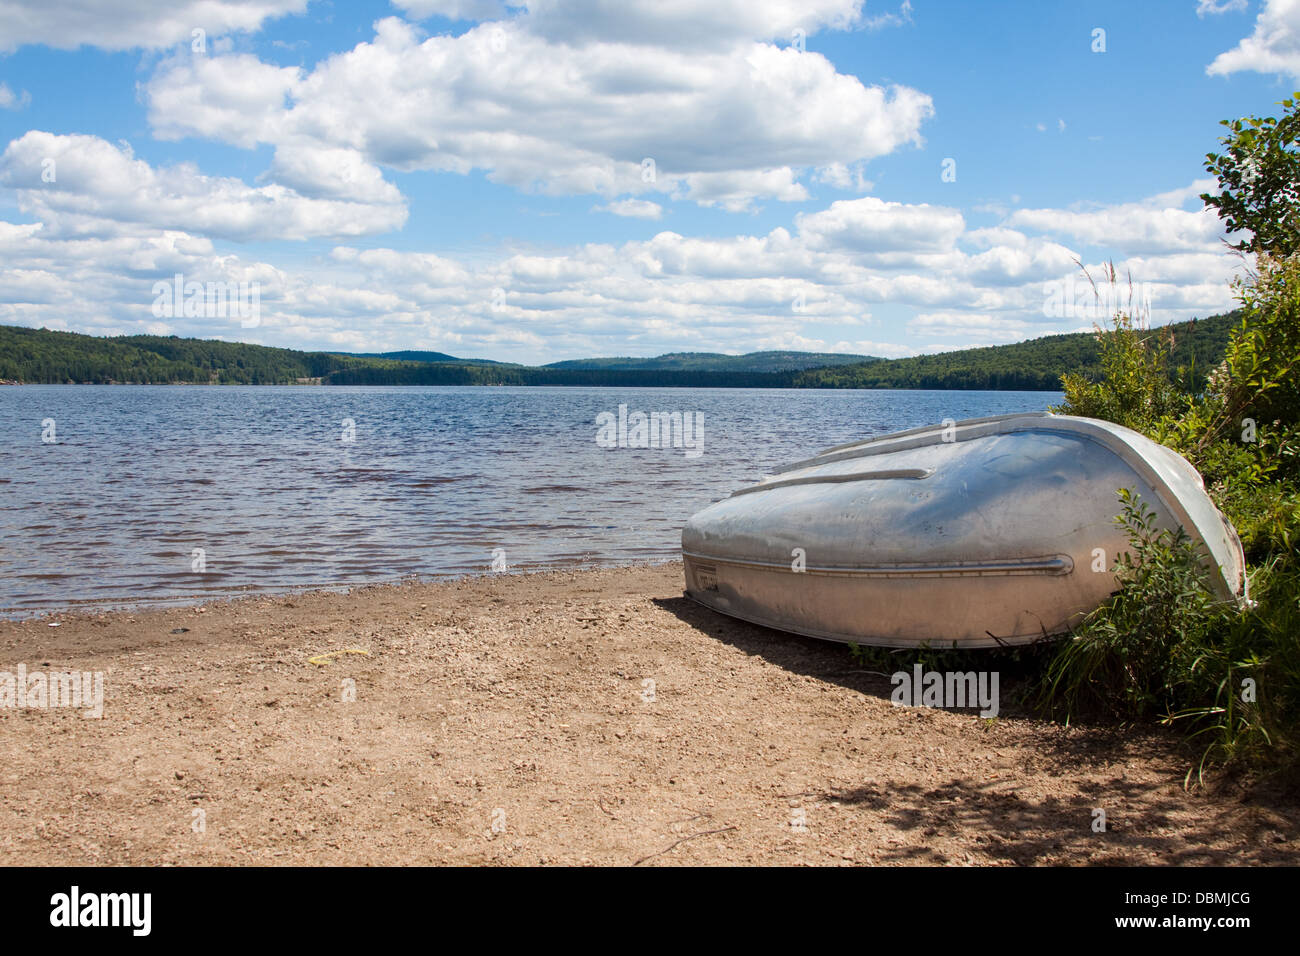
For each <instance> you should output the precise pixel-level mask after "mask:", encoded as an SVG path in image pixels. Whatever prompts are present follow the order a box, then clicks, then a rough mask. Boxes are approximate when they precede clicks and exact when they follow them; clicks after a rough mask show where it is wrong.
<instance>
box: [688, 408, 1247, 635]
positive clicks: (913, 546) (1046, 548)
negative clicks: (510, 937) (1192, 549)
mask: <svg viewBox="0 0 1300 956" xmlns="http://www.w3.org/2000/svg"><path fill="white" fill-rule="evenodd" d="M1120 488H1127V489H1129V490H1130V491H1132V492H1133V493H1134V494H1136V495H1140V496H1141V498H1142V500H1143V501H1144V502H1146V503H1147V505H1148V506H1150V507H1151V508H1152V509H1153V510H1154V511H1155V512H1156V514H1157V515H1158V524H1159V525H1160V526H1162V527H1169V528H1174V527H1177V526H1180V525H1181V526H1182V527H1183V528H1184V529H1186V531H1187V533H1188V534H1189V535H1190V536H1191V537H1192V538H1193V540H1194V541H1196V542H1197V543H1198V544H1199V545H1200V546H1201V548H1202V551H1203V552H1204V554H1205V564H1206V570H1207V572H1208V579H1209V583H1210V585H1211V586H1212V588H1213V589H1214V591H1215V592H1216V593H1217V594H1218V596H1219V597H1220V598H1222V599H1223V600H1225V601H1231V600H1244V598H1245V590H1246V581H1245V559H1244V557H1243V555H1242V550H1241V542H1240V541H1239V540H1238V538H1237V533H1236V531H1235V530H1234V529H1233V528H1232V526H1231V525H1230V524H1229V523H1228V521H1227V519H1225V518H1224V517H1223V515H1221V514H1220V513H1219V511H1218V509H1217V508H1215V506H1214V503H1213V502H1212V501H1210V499H1209V497H1208V496H1207V495H1206V493H1205V488H1204V483H1203V482H1202V481H1201V476H1200V475H1199V474H1198V473H1197V471H1196V469H1194V468H1193V467H1192V466H1191V465H1190V464H1189V463H1188V462H1187V461H1186V459H1184V458H1183V457H1181V456H1180V455H1178V454H1177V453H1176V452H1174V451H1172V450H1170V449H1168V448H1165V447H1164V446H1163V445H1158V444H1156V443H1155V442H1153V441H1151V440H1150V439H1148V438H1145V437H1144V436H1142V435H1139V434H1138V433H1137V432H1135V431H1132V430H1130V429H1128V428H1124V427H1122V426H1119V425H1114V424H1111V423H1110V422H1103V421H1097V420H1095V419H1091V418H1075V417H1071V416H1064V415H1052V414H1049V413H1045V412H1044V413H1038V414H1028V415H1003V416H998V417H994V418H977V419H971V420H968V421H963V422H952V421H948V422H947V423H946V424H944V425H934V426H929V427H926V428H917V429H913V430H911V431H905V432H898V433H896V434H893V435H885V436H883V437H880V438H873V439H870V440H868V441H864V442H857V443H854V444H849V445H841V446H839V447H836V448H832V449H830V450H828V451H826V452H823V453H822V454H820V455H818V456H817V457H815V458H810V459H808V460H807V461H801V462H797V463H795V464H793V465H789V466H787V467H785V468H782V469H780V470H779V471H778V472H777V473H776V474H775V475H771V476H769V477H767V478H764V479H763V480H762V481H760V482H759V483H758V484H756V485H752V486H750V487H748V488H742V489H741V490H740V491H737V492H735V493H734V494H732V495H731V497H729V498H726V499H723V500H722V501H719V502H717V503H716V504H713V505H710V506H709V507H707V508H705V509H704V510H703V511H701V512H699V513H698V514H696V515H694V516H693V517H692V518H691V519H690V521H688V522H687V524H686V527H685V528H684V529H683V530H682V556H683V560H684V563H685V566H686V593H687V595H688V596H689V597H691V598H693V599H694V600H696V601H699V602H700V603H701V604H704V605H706V606H708V607H710V608H713V609H714V610H717V611H721V612H722V613H724V614H729V615H731V616H733V617H738V618H742V619H744V620H746V621H752V622H754V623H756V624H763V625H766V626H768V627H774V628H778V629H780V630H783V631H793V632H795V633H797V634H807V635H810V636H812V637H822V638H828V639H830V640H836V641H848V642H854V643H858V644H874V645H880V646H885V647H914V646H918V645H921V644H927V643H928V644H930V645H932V646H936V647H939V646H943V647H951V646H958V647H993V646H999V645H1015V644H1027V643H1031V642H1033V641H1036V640H1039V639H1041V638H1042V637H1044V636H1051V635H1057V634H1062V633H1065V632H1066V631H1068V630H1069V629H1070V628H1071V627H1072V626H1074V625H1076V624H1077V623H1078V622H1079V620H1080V619H1081V618H1082V617H1083V616H1084V615H1085V614H1087V613H1088V612H1089V611H1091V610H1092V609H1093V608H1095V607H1097V606H1098V605H1099V604H1101V603H1102V602H1103V601H1104V600H1105V599H1106V598H1107V597H1108V596H1109V595H1110V594H1111V593H1112V592H1113V591H1114V590H1115V587H1116V583H1115V575H1114V571H1113V568H1114V565H1115V559H1116V557H1117V556H1118V555H1119V554H1120V553H1121V552H1122V551H1125V550H1127V549H1128V540H1127V538H1126V537H1125V534H1124V532H1123V530H1122V529H1121V528H1119V527H1118V526H1117V525H1116V524H1115V516H1116V515H1117V514H1118V513H1119V511H1120V508H1121V504H1120V501H1119V498H1118V494H1117V493H1118V490H1119V489H1120Z"/></svg>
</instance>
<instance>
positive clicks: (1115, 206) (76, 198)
mask: <svg viewBox="0 0 1300 956" xmlns="http://www.w3.org/2000/svg"><path fill="white" fill-rule="evenodd" d="M196 30H201V31H202V33H201V34H198V36H199V37H200V38H201V42H196V39H195V37H196V34H195V31H196ZM1099 30H1100V31H1104V34H1099V33H1097V31H1099ZM800 34H801V35H802V37H803V39H802V47H803V48H802V49H799V46H800V42H799V39H798V37H799V35H800ZM1103 45H1104V51H1103V50H1101V49H1099V48H1100V47H1101V46H1103ZM1298 77H1300V0H1265V2H1258V0H1250V2H1246V0H1167V2H1152V3H1142V4H1132V3H1118V2H1116V3H1103V2H1095V3H1094V2H1079V3H1071V4H1055V3H1049V4H1044V3H1033V2H1020V0H1015V2H1004V3H958V2H940V0H913V2H909V3H902V4H900V3H881V4H876V3H866V4H864V3H861V2H857V0H807V2H805V3H800V4H793V3H789V2H786V0H748V2H741V0H716V2H713V3H710V4H707V5H705V4H692V3H684V2H673V0H660V2H656V3H651V2H631V0H624V2H618V3H615V2H609V0H534V2H530V3H528V4H526V5H524V6H520V7H507V6H502V5H500V4H498V3H496V2H494V0H399V2H395V3H392V4H388V3H358V4H343V3H333V2H321V0H315V2H310V3H308V2H305V0H246V2H243V3H230V4H224V5H214V4H210V3H197V2H196V3H187V2H184V0H181V2H173V3H154V2H150V0H127V2H124V3H122V4H118V5H113V7H112V9H109V8H108V7H107V6H106V7H105V9H104V10H96V9H95V8H94V7H93V6H92V7H91V8H90V9H89V10H87V9H83V5H82V4H79V3H63V2H59V0H51V2H43V3H36V4H24V3H11V2H5V0H0V144H4V146H5V148H4V150H3V153H2V154H0V322H5V323H11V324H21V325H29V326H44V327H48V328H59V329H69V330H73V331H82V332H90V333H94V334H129V333H139V332H151V333H156V334H178V335H198V336H203V337H212V338H223V339H232V340H240V341H250V342H260V343H263V344H269V345H283V346H290V347H295V348H328V349H339V350H357V351H378V350H385V349H398V348H429V349H438V350H441V351H446V352H451V353H453V354H458V355H465V356H482V357H490V358H499V359H505V360H513V361H524V362H544V361H555V360H558V359H563V358H573V357H579V356H586V355H595V354H601V355H609V354H634V355H650V354H657V353H660V352H665V351H679V350H707V351H724V352H742V351H749V350H752V349H757V348H803V349H816V350H828V351H845V352H860V353H868V354H878V355H907V354H916V353H919V352H929V351H942V350H947V349H952V348H963V347H969V346H976V345H986V344H997V343H1002V342H1010V341H1018V340H1022V339H1025V338H1032V337H1036V336H1039V335H1044V334H1051V333H1054V332H1061V331H1074V330H1077V329H1083V328H1088V327H1090V326H1091V324H1092V322H1093V321H1094V320H1096V319H1097V318H1099V317H1101V312H1104V311H1105V304H1102V305H1101V306H1098V304H1097V303H1095V302H1084V301H1083V298H1082V296H1081V295H1078V294H1076V293H1078V292H1079V290H1078V289H1077V288H1076V286H1078V285H1079V284H1080V283H1081V282H1083V281H1086V280H1082V277H1081V276H1080V275H1079V274H1078V270H1077V267H1076V266H1075V265H1074V260H1075V259H1078V260H1080V261H1082V262H1083V263H1084V264H1085V265H1086V266H1088V267H1089V269H1090V271H1092V272H1093V273H1094V274H1095V273H1096V271H1097V269H1098V268H1099V266H1100V264H1101V263H1103V262H1105V261H1108V260H1110V261H1114V262H1115V263H1116V265H1117V266H1118V267H1119V268H1120V270H1121V272H1122V273H1126V274H1131V275H1132V278H1133V280H1134V282H1135V284H1136V286H1135V288H1136V292H1137V295H1136V298H1138V299H1140V300H1141V301H1142V302H1144V303H1145V304H1146V305H1147V307H1149V310H1150V317H1151V320H1152V321H1153V322H1157V323H1159V322H1166V321H1173V320H1177V319H1183V318H1187V317H1190V316H1193V315H1207V314H1211V313H1213V312H1216V311H1221V310H1223V309H1226V308H1229V307H1231V305H1232V301H1233V300H1232V292H1231V288H1230V286H1229V283H1230V281H1231V279H1232V277H1233V276H1234V275H1235V274H1239V273H1240V272H1241V270H1242V268H1243V265H1244V264H1243V263H1242V262H1241V260H1239V259H1238V258H1236V257H1234V256H1232V255H1230V254H1228V253H1226V252H1225V250H1224V248H1223V245H1222V242H1221V232H1220V230H1219V228H1218V221H1217V219H1215V217H1214V216H1213V215H1212V214H1211V213H1207V212H1206V211H1204V210H1203V209H1202V208H1201V204H1200V202H1199V200H1198V199H1197V198H1196V194H1197V193H1199V192H1201V191H1203V190H1204V189H1205V188H1207V186H1208V183H1207V182H1206V181H1205V180H1204V176H1205V174H1204V170H1203V166H1202V161H1203V158H1204V154H1205V153H1206V152H1207V151H1209V150H1211V149H1213V148H1215V145H1216V140H1217V137H1218V135H1219V134H1220V127H1219V126H1218V125H1217V124H1218V121H1219V120H1221V119H1225V118H1229V117H1235V116H1240V115H1245V114H1248V113H1268V112H1270V111H1272V108H1273V104H1275V103H1276V101H1277V100H1279V99H1281V98H1282V97H1283V96H1286V95H1288V94H1289V93H1290V92H1291V91H1292V90H1293V89H1294V88H1295V87H1296V86H1298V85H1300V78H1298ZM646 159H651V160H654V164H655V165H654V176H653V178H652V179H650V180H647V175H646V173H645V169H646V166H645V163H644V160H646ZM945 168H946V169H947V170H948V171H949V175H947V176H946V177H945V176H944V175H943V172H944V170H945ZM51 170H52V171H53V174H52V175H51V173H50V171H51ZM177 274H179V275H181V276H182V277H183V282H185V283H200V284H207V283H234V284H236V285H233V286H232V287H231V288H238V289H241V290H244V291H245V292H246V291H247V290H248V289H251V288H256V289H257V304H256V317H255V319H253V320H248V319H247V317H245V319H244V321H241V319H240V318H239V317H232V316H231V315H229V314H218V313H214V312H213V311H212V310H210V309H207V310H198V314H189V315H186V314H180V315H176V314H172V313H170V312H168V311H167V310H166V309H162V310H160V307H159V304H158V301H157V296H156V295H155V289H154V286H155V283H157V282H159V281H162V280H168V281H170V280H171V278H172V277H173V276H175V275H177ZM240 283H242V285H239V284H240ZM1062 293H1064V294H1062ZM1121 294H1124V295H1127V292H1126V291H1123V292H1122V293H1121ZM1063 302H1064V303H1065V305H1064V306H1063V305H1062V303H1063Z"/></svg>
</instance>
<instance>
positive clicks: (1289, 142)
mask: <svg viewBox="0 0 1300 956" xmlns="http://www.w3.org/2000/svg"><path fill="white" fill-rule="evenodd" d="M1298 98H1300V93H1297V94H1295V96H1294V97H1289V98H1287V99H1285V100H1282V102H1281V103H1279V104H1278V105H1279V106H1281V107H1282V109H1283V115H1282V118H1281V119H1277V118H1275V117H1272V116H1267V117H1258V116H1247V117H1244V118H1243V119H1235V120H1224V121H1223V122H1222V124H1221V125H1223V126H1225V127H1227V129H1228V131H1229V133H1230V134H1231V135H1229V136H1225V137H1224V138H1222V139H1221V140H1220V142H1221V143H1222V144H1223V147H1224V150H1223V152H1222V153H1208V154H1206V157H1205V168H1206V169H1208V170H1209V171H1210V172H1211V173H1213V174H1214V175H1215V176H1216V177H1218V180H1219V192H1218V194H1217V195H1212V194H1209V193H1204V194H1202V196H1201V199H1202V200H1204V201H1205V204H1206V205H1207V206H1209V207H1211V208H1213V209H1215V210H1216V211H1217V212H1218V214H1219V218H1221V219H1222V220H1223V224H1224V226H1225V227H1226V228H1227V230H1228V231H1229V232H1245V233H1249V238H1246V239H1241V240H1239V241H1238V242H1236V243H1234V248H1236V249H1240V250H1243V251H1250V252H1257V253H1268V254H1270V255H1276V256H1280V257H1286V256H1289V255H1291V254H1292V253H1294V252H1295V251H1296V250H1297V248H1300V246H1298V245H1297V239H1298V238H1300V151H1297V148H1296V147H1297V145H1300V115H1297V113H1296V106H1297V103H1298V102H1300V99H1298Z"/></svg>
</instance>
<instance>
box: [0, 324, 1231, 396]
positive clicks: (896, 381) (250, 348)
mask: <svg viewBox="0 0 1300 956" xmlns="http://www.w3.org/2000/svg"><path fill="white" fill-rule="evenodd" d="M1236 321H1237V318H1236V316H1235V314H1233V313H1228V314H1224V315H1219V316H1211V317H1209V318H1205V319H1199V320H1192V321H1189V322H1180V323H1175V324H1173V325H1170V326H1168V328H1169V329H1170V331H1171V333H1174V343H1175V344H1174V346H1173V363H1174V365H1175V366H1185V367H1186V368H1188V369H1189V370H1191V371H1192V373H1193V374H1194V375H1195V376H1198V377H1199V378H1201V379H1203V378H1204V376H1205V374H1206V373H1207V372H1208V371H1209V370H1210V369H1212V368H1214V367H1215V366H1216V365H1218V364H1219V363H1220V362H1222V360H1223V355H1224V350H1225V349H1226V347H1227V340H1228V336H1229V334H1230V332H1231V330H1232V328H1233V327H1234V326H1235V323H1236ZM858 358H862V357H861V356H856V355H843V356H839V359H858ZM1100 374H1101V354H1100V348H1099V345H1098V343H1097V339H1096V336H1095V335H1094V334H1093V333H1089V332H1073V333H1065V334H1060V335H1048V336H1044V337H1042V338H1037V339H1029V340H1026V341H1024V342H1017V343H1013V344H1009V345H990V346H980V347H972V348H966V349H957V350H955V351H949V352H930V353H926V354H921V355H914V356H910V357H907V358H895V359H886V358H871V357H868V358H867V359H866V360H865V361H847V362H845V361H839V360H837V357H836V356H835V355H834V354H833V353H821V352H791V351H767V352H748V353H745V354H744V355H725V354H721V353H710V352H685V353H683V352H676V353H666V354H664V355H659V356H656V357H653V358H644V359H641V358H593V359H577V360H570V361H566V362H562V363H554V364H551V365H517V364H507V363H502V362H495V361H491V360H486V359H464V358H457V357H455V356H450V355H445V354H444V353H441V352H411V351H406V352H386V353H378V354H375V353H346V352H321V351H316V352H305V351H300V350H296V349H286V348H277V347H272V346H264V345H251V344H248V343H241V342H226V341H223V340H219V339H193V338H189V339H187V338H180V337H178V336H159V335H131V336H118V337H113V338H101V337H96V336H91V335H83V334H81V333H77V332H57V331H51V330H48V329H31V328H26V327H23V326H4V325H0V379H8V380H11V381H20V382H27V383H31V384H59V383H62V384H67V383H70V382H71V383H78V384H86V385H93V384H119V383H120V384H158V385H163V384H193V385H203V384H213V385H289V384H305V383H310V382H317V381H318V382H320V384H321V385H517V386H608V387H617V388H634V387H650V388H797V389H907V390H915V389H934V390H943V391H1011V392H1025V391H1032V392H1039V391H1059V390H1060V387H1061V379H1062V376H1065V375H1078V376H1082V377H1084V378H1087V379H1090V380H1096V379H1097V378H1098V377H1099V376H1100Z"/></svg>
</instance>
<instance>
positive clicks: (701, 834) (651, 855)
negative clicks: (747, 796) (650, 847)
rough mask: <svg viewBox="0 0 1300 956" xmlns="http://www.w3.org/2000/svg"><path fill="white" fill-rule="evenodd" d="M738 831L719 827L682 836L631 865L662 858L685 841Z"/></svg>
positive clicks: (732, 828) (734, 828)
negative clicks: (658, 857)
mask: <svg viewBox="0 0 1300 956" xmlns="http://www.w3.org/2000/svg"><path fill="white" fill-rule="evenodd" d="M738 829H740V828H739V827H735V826H730V827H719V828H718V829H717V830H701V831H700V832H699V833H692V834H691V835H690V836H684V837H682V838H681V839H680V840H678V841H677V842H676V843H673V844H671V845H670V846H667V847H664V849H662V850H660V851H659V852H658V853H651V854H650V855H649V856H643V857H641V859H639V860H637V861H636V862H635V863H633V864H632V865H633V866H640V865H641V864H642V863H644V862H645V861H646V860H653V859H654V858H655V857H657V856H663V855H664V854H665V853H667V852H668V851H669V850H673V849H676V848H677V847H679V846H681V845H682V844H683V843H685V842H686V841H687V840H694V839H695V838H696V837H702V836H709V835H711V834H714V833H726V832H727V831H728V830H738Z"/></svg>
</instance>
